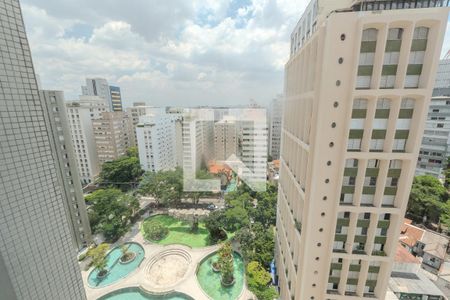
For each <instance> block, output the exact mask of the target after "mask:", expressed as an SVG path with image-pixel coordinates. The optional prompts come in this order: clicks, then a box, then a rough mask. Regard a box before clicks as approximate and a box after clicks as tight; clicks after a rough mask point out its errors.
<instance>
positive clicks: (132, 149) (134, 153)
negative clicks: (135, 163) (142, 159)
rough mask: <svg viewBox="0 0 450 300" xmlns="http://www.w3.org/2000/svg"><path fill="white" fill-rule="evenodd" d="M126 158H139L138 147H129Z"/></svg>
mask: <svg viewBox="0 0 450 300" xmlns="http://www.w3.org/2000/svg"><path fill="white" fill-rule="evenodd" d="M127 156H128V157H136V158H139V152H138V147H130V148H128V149H127Z"/></svg>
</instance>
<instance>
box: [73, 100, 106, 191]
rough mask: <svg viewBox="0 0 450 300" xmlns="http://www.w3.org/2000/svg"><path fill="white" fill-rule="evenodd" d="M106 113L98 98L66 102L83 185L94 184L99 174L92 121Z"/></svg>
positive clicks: (103, 104)
mask: <svg viewBox="0 0 450 300" xmlns="http://www.w3.org/2000/svg"><path fill="white" fill-rule="evenodd" d="M106 111H108V105H107V103H106V101H105V99H103V98H100V97H98V96H80V99H79V100H75V101H68V102H66V114H67V119H68V121H69V126H70V131H71V135H72V144H73V147H74V149H75V156H76V158H77V164H78V172H79V174H80V178H81V182H82V184H83V185H85V184H89V183H91V182H94V181H95V179H96V178H97V176H98V174H99V173H100V162H99V159H98V154H97V146H96V142H95V136H94V127H93V126H92V120H94V119H99V118H100V116H101V114H102V113H104V112H106Z"/></svg>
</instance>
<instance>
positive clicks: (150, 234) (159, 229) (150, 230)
mask: <svg viewBox="0 0 450 300" xmlns="http://www.w3.org/2000/svg"><path fill="white" fill-rule="evenodd" d="M143 231H144V237H145V238H146V239H147V240H154V241H160V240H162V239H163V238H165V237H166V236H167V235H168V234H169V229H168V228H167V227H166V226H164V225H163V224H162V223H161V222H159V221H156V220H150V221H147V222H144V225H143Z"/></svg>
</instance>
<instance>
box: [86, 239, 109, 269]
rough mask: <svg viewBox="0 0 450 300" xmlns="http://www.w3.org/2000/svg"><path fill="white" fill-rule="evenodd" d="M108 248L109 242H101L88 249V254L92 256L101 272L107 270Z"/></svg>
mask: <svg viewBox="0 0 450 300" xmlns="http://www.w3.org/2000/svg"><path fill="white" fill-rule="evenodd" d="M108 250H109V245H108V244H100V245H98V246H97V247H95V248H93V249H90V250H89V251H88V254H87V255H88V256H90V257H91V258H92V264H93V266H94V267H95V268H96V269H98V270H99V272H100V273H101V272H104V271H106V253H107V252H108Z"/></svg>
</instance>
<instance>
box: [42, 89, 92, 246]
mask: <svg viewBox="0 0 450 300" xmlns="http://www.w3.org/2000/svg"><path fill="white" fill-rule="evenodd" d="M40 96H41V99H42V100H43V102H44V105H45V108H46V110H47V114H48V116H49V124H50V127H49V131H50V132H51V133H52V139H53V142H54V143H55V145H56V149H57V151H56V156H57V158H58V159H57V162H58V166H59V168H58V170H59V172H60V177H61V179H62V185H63V187H64V188H63V189H62V191H63V196H64V197H63V198H64V204H65V208H66V213H67V218H68V219H69V220H70V221H71V222H70V225H71V227H70V229H71V232H72V239H73V242H74V245H75V247H76V248H77V249H78V250H81V249H83V248H84V247H86V246H88V245H90V244H91V243H92V233H91V226H90V224H89V219H88V215H87V210H86V202H85V201H84V196H83V190H82V186H81V179H80V175H79V174H78V165H77V159H76V156H75V150H74V147H73V144H72V136H71V134H70V127H69V122H68V120H67V116H66V113H65V103H64V93H63V92H60V91H47V90H44V91H40Z"/></svg>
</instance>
